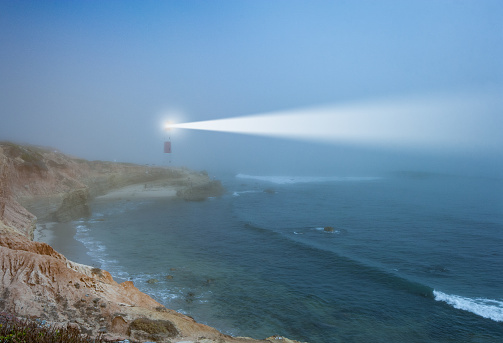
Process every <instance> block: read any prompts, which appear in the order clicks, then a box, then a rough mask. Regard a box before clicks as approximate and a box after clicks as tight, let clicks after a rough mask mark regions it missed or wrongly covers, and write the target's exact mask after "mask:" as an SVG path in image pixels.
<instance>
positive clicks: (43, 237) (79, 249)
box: [33, 182, 176, 267]
mask: <svg viewBox="0 0 503 343" xmlns="http://www.w3.org/2000/svg"><path fill="white" fill-rule="evenodd" d="M174 196H176V188H175V187H173V186H167V185H165V184H163V183H160V182H150V183H142V184H135V185H130V186H126V187H123V188H120V189H116V190H113V191H111V192H109V193H107V194H105V195H102V196H99V197H96V198H95V199H94V200H112V201H113V200H127V199H147V198H169V197H174ZM76 233H77V229H76V228H75V226H74V224H73V223H72V222H67V223H57V222H45V223H39V224H37V228H36V230H35V231H34V239H33V240H34V241H37V242H43V243H47V244H49V245H50V246H52V247H53V248H54V249H55V250H56V251H58V252H60V253H61V254H63V255H64V256H65V257H66V258H68V259H69V260H71V261H73V262H77V263H81V264H85V265H89V266H92V267H100V266H99V265H97V263H96V262H95V261H93V259H92V258H91V256H89V255H88V252H89V251H88V249H87V248H86V246H85V245H84V244H83V243H81V242H79V241H78V240H76V239H75V235H76Z"/></svg>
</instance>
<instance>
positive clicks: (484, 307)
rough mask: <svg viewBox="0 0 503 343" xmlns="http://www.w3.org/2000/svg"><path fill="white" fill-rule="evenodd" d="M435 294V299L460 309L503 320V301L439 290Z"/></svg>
mask: <svg viewBox="0 0 503 343" xmlns="http://www.w3.org/2000/svg"><path fill="white" fill-rule="evenodd" d="M433 296H434V297H435V300H437V301H443V302H445V303H447V304H449V305H451V306H452V307H454V308H457V309H458V310H464V311H468V312H471V313H474V314H476V315H478V316H481V317H484V318H488V319H492V320H494V321H496V322H503V301H498V300H493V299H485V298H475V299H472V298H466V297H462V296H459V295H452V294H446V293H443V292H440V291H437V290H434V291H433Z"/></svg>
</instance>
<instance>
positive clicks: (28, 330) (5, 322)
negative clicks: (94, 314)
mask: <svg viewBox="0 0 503 343" xmlns="http://www.w3.org/2000/svg"><path fill="white" fill-rule="evenodd" d="M0 342H2V343H3V342H13V343H14V342H16V343H17V342H22V343H36V342H37V343H90V342H96V343H101V342H107V341H105V340H103V339H102V338H101V337H96V338H93V337H90V336H88V335H82V334H81V333H80V331H79V330H78V329H75V328H71V327H68V328H56V327H53V326H50V325H46V324H45V322H44V321H41V322H38V321H29V320H19V319H17V318H15V317H13V316H11V315H9V314H7V313H0Z"/></svg>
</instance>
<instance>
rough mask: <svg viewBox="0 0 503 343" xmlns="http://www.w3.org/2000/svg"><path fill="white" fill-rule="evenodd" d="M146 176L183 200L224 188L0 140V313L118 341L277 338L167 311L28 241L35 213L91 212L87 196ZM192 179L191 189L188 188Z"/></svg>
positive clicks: (201, 179)
mask: <svg viewBox="0 0 503 343" xmlns="http://www.w3.org/2000/svg"><path fill="white" fill-rule="evenodd" d="M152 180H164V181H163V182H166V183H168V184H169V185H172V186H177V187H179V190H180V194H181V196H182V197H183V198H186V199H190V198H194V199H195V200H201V199H202V198H204V197H207V196H214V195H219V194H221V193H222V188H221V185H220V184H216V183H215V181H211V180H209V178H208V177H207V175H204V174H202V173H194V172H189V171H184V170H175V169H165V168H154V167H145V166H136V165H129V164H118V163H110V162H89V161H84V160H79V159H75V158H71V157H68V156H65V155H63V154H61V153H59V152H57V151H54V150H46V149H41V148H37V147H26V146H19V145H15V144H10V143H2V144H0V264H1V267H2V268H1V271H0V310H3V311H7V312H10V313H13V314H15V315H17V316H20V317H24V318H32V319H34V318H41V319H45V320H48V321H50V322H52V323H59V324H61V325H64V326H67V325H70V326H73V327H75V328H78V329H79V330H80V331H81V332H82V333H88V334H93V335H97V334H99V333H102V334H104V335H105V337H106V338H109V339H117V340H118V339H124V338H128V339H131V340H133V341H157V342H178V341H189V342H267V341H270V340H272V341H277V339H278V337H271V338H270V340H267V341H256V340H252V339H250V338H234V337H229V336H226V335H223V334H221V333H220V332H218V331H217V330H215V329H213V328H211V327H208V326H206V325H203V324H199V323H196V322H195V321H194V320H193V319H192V318H190V317H188V316H185V315H182V314H180V313H177V312H175V311H172V310H169V309H166V308H165V307H164V306H162V305H161V304H159V303H158V302H156V301H155V300H154V299H152V298H151V297H150V296H148V295H146V294H144V293H142V292H140V291H139V290H138V289H137V288H136V287H135V286H134V285H133V283H132V282H130V281H126V282H123V283H120V284H119V283H117V282H115V281H114V280H113V278H112V277H111V275H110V274H109V273H108V272H107V271H104V270H100V269H98V268H92V267H90V266H85V265H82V264H77V263H74V262H72V261H69V260H67V259H66V258H65V257H64V256H63V255H61V254H60V253H58V252H56V251H55V250H54V249H53V248H52V247H51V246H49V245H47V244H45V243H40V242H34V241H32V238H33V230H34V228H35V223H36V220H37V217H39V218H45V219H50V220H57V221H68V220H72V219H75V218H78V217H82V216H85V215H88V214H89V200H90V199H91V198H92V197H93V196H97V195H101V194H104V193H106V192H108V191H110V190H111V189H114V188H117V187H121V186H126V185H128V184H133V183H139V182H147V181H152ZM194 183H195V186H197V188H196V189H195V190H194V191H193V192H192V193H191V192H187V191H186V188H187V187H193V186H194ZM206 183H207V184H208V185H207V186H205V184H206ZM188 194H191V195H190V196H187V195H188ZM28 209H29V211H28ZM281 339H283V340H282V341H283V342H292V341H290V340H287V339H284V338H281Z"/></svg>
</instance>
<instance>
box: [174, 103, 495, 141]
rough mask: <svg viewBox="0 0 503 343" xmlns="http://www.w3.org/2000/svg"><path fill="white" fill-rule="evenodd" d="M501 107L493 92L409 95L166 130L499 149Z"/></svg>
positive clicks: (176, 125) (220, 120)
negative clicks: (427, 95) (425, 95)
mask: <svg viewBox="0 0 503 343" xmlns="http://www.w3.org/2000/svg"><path fill="white" fill-rule="evenodd" d="M502 103H503V102H502V101H501V100H500V99H499V97H495V96H494V95H493V94H482V95H481V94H461V95H460V94H458V95H450V96H445V95H443V96H430V97H410V98H402V99H390V100H380V101H366V102H359V103H354V104H346V105H334V106H324V107H313V108H305V109H295V110H289V111H278V112H270V113H261V114H256V115H250V116H243V117H234V118H225V119H217V120H207V121H198V122H189V123H178V124H172V125H170V127H171V128H182V129H193V130H209V131H221V132H233V133H241V134H252V135H265V136H276V137H284V138H293V139H304V140H313V141H325V142H350V143H355V144H372V145H384V146H392V147H396V146H409V147H412V146H413V147H422V148H424V147H426V148H435V149H459V148H466V147H470V148H492V149H494V148H496V149H501V144H502V139H501V138H500V136H501V135H500V134H499V133H498V132H499V131H500V129H501V122H500V119H499V118H501V117H500V116H501V113H502V112H503V111H502V109H503V106H502ZM496 112H497V113H496ZM498 124H499V126H498ZM494 125H496V126H497V128H495V127H494Z"/></svg>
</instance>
